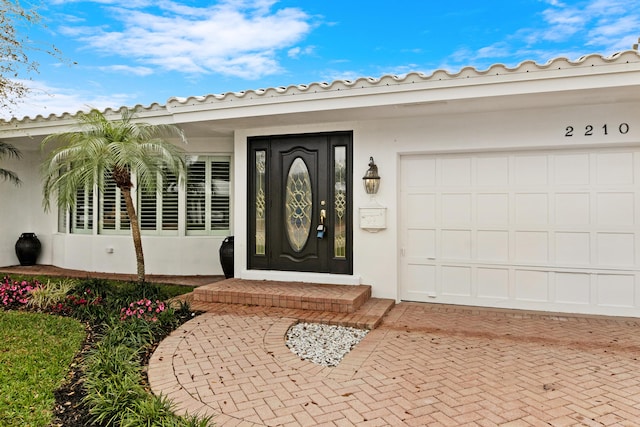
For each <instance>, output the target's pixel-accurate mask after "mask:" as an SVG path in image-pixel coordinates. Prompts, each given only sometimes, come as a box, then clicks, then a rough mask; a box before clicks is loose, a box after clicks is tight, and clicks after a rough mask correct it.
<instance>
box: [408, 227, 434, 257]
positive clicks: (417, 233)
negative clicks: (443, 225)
mask: <svg viewBox="0 0 640 427" xmlns="http://www.w3.org/2000/svg"><path fill="white" fill-rule="evenodd" d="M406 256H407V257H409V258H415V257H417V258H423V259H428V258H431V259H435V257H436V231H435V230H419V229H412V230H411V232H410V233H408V235H407V252H406Z"/></svg>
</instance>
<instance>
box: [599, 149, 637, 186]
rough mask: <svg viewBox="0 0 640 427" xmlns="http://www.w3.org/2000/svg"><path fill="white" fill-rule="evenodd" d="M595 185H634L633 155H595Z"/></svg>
mask: <svg viewBox="0 0 640 427" xmlns="http://www.w3.org/2000/svg"><path fill="white" fill-rule="evenodd" d="M596 165H597V167H596V184H598V185H625V184H626V185H632V184H633V183H634V179H633V178H634V164H633V153H632V152H626V153H625V152H622V153H598V154H596Z"/></svg>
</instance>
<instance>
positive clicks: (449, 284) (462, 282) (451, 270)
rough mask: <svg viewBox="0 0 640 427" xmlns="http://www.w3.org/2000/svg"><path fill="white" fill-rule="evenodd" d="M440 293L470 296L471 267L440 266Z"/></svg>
mask: <svg viewBox="0 0 640 427" xmlns="http://www.w3.org/2000/svg"><path fill="white" fill-rule="evenodd" d="M442 294H443V295H452V296H458V297H469V296H471V268H470V267H460V266H448V265H445V266H442Z"/></svg>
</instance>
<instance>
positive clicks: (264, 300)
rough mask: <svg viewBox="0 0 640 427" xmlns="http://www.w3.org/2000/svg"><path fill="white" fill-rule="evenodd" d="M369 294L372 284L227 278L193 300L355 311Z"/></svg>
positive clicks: (202, 290) (206, 287)
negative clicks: (329, 283) (331, 283)
mask: <svg viewBox="0 0 640 427" xmlns="http://www.w3.org/2000/svg"><path fill="white" fill-rule="evenodd" d="M369 298H371V286H369V285H327V284H319V283H302V282H277V281H265V280H243V279H227V280H222V281H219V282H215V283H210V284H208V285H204V286H200V287H198V288H196V289H195V290H194V292H193V296H192V301H193V302H194V303H198V302H200V303H224V304H244V305H257V306H264V307H279V308H290V309H301V310H314V311H328V312H335V313H353V312H355V311H357V310H358V309H360V307H362V306H363V304H365V302H367V301H368V300H369Z"/></svg>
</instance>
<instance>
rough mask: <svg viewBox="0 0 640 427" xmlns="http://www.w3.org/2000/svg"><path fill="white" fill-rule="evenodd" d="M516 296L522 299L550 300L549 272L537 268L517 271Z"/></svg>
mask: <svg viewBox="0 0 640 427" xmlns="http://www.w3.org/2000/svg"><path fill="white" fill-rule="evenodd" d="M515 296H516V300H520V301H535V302H548V301H549V273H548V272H546V271H535V270H516V271H515Z"/></svg>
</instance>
